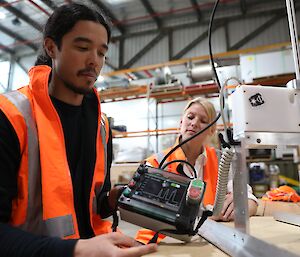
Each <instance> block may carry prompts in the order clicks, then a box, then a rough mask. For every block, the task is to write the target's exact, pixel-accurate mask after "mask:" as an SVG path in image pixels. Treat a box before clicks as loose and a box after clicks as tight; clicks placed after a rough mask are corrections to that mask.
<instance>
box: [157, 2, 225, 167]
mask: <svg viewBox="0 0 300 257" xmlns="http://www.w3.org/2000/svg"><path fill="white" fill-rule="evenodd" d="M219 2H220V0H216V2H215V5H214V8H213V11H212V14H211V16H210V21H209V26H208V46H209V57H210V62H211V66H212V69H213V72H214V75H215V79H216V82H217V85H218V88H219V90H220V89H221V83H220V80H219V77H218V74H217V71H216V68H215V65H214V57H213V54H212V47H211V34H212V25H213V21H214V17H215V13H216V10H217V7H218V5H219ZM221 108H223V109H224V101H223V106H221ZM220 117H221V114H220V113H219V114H218V115H217V117H216V118H215V119H214V120H213V121H212V122H211V123H210V124H209V125H208V126H207V127H206V128H204V129H202V130H200V131H199V132H197V133H196V134H194V135H193V136H191V137H190V138H187V139H186V140H184V141H182V142H181V143H180V144H178V145H177V146H175V147H174V148H173V149H171V150H170V151H169V152H168V153H167V154H166V155H165V157H164V158H163V159H162V161H161V162H160V163H159V168H161V166H162V165H163V163H164V162H165V161H166V159H167V158H168V157H169V156H170V155H171V154H172V153H173V152H174V151H176V149H178V148H179V147H181V146H182V145H183V144H185V143H186V142H188V141H190V140H192V139H193V138H195V137H196V136H198V135H200V134H202V133H203V132H204V131H206V130H207V129H208V128H210V127H211V126H212V125H214V124H215V123H216V122H217V120H218V119H219V118H220Z"/></svg>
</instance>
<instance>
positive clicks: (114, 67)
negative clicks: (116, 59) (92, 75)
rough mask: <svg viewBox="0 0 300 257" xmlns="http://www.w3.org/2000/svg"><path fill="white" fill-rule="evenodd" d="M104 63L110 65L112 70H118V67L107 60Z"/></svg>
mask: <svg viewBox="0 0 300 257" xmlns="http://www.w3.org/2000/svg"><path fill="white" fill-rule="evenodd" d="M105 64H106V65H107V66H108V67H110V68H112V69H113V70H118V68H117V67H116V66H114V65H113V64H111V63H110V62H109V61H107V60H106V61H105Z"/></svg>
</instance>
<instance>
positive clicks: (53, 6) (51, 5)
mask: <svg viewBox="0 0 300 257" xmlns="http://www.w3.org/2000/svg"><path fill="white" fill-rule="evenodd" d="M40 1H41V2H43V3H44V4H45V5H47V6H48V7H49V8H50V9H51V10H53V11H54V9H56V8H57V6H56V4H55V3H54V2H53V1H51V0H40Z"/></svg>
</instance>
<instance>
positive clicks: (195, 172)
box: [161, 160, 197, 179]
mask: <svg viewBox="0 0 300 257" xmlns="http://www.w3.org/2000/svg"><path fill="white" fill-rule="evenodd" d="M174 162H183V163H185V164H187V165H188V166H190V168H192V170H193V173H194V177H193V178H197V171H196V170H195V167H194V166H193V165H192V164H190V163H189V162H188V161H185V160H173V161H170V162H167V163H166V164H164V165H163V166H162V167H161V169H162V170H163V169H164V168H165V167H167V166H168V165H170V164H172V163H174ZM182 175H185V176H187V177H188V178H189V179H193V178H191V177H189V176H188V175H187V174H185V173H184V172H183V174H182Z"/></svg>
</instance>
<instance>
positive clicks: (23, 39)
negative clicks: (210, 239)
mask: <svg viewBox="0 0 300 257" xmlns="http://www.w3.org/2000/svg"><path fill="white" fill-rule="evenodd" d="M70 2H72V0H6V1H4V0H0V93H6V92H9V91H12V90H16V89H18V88H20V87H22V86H25V85H27V84H28V82H29V77H28V70H29V69H30V68H31V67H32V66H33V65H34V62H35V60H36V58H37V55H38V54H39V52H40V51H41V45H42V33H43V25H44V24H45V22H46V20H47V19H48V18H49V16H50V15H51V13H52V12H53V11H54V10H55V9H56V8H57V7H59V6H61V5H63V4H66V3H70ZM73 2H79V3H83V4H85V5H88V6H91V7H92V8H95V9H101V10H103V11H104V12H105V13H106V14H107V15H108V16H109V17H110V19H111V23H112V37H111V42H110V43H109V49H108V52H107V56H106V61H105V65H104V67H103V69H102V71H101V75H100V76H99V77H98V79H97V81H96V83H95V87H96V89H97V91H98V94H99V96H100V99H101V110H102V112H104V113H105V114H106V115H107V117H108V119H109V122H110V127H111V129H112V135H113V163H112V167H111V183H112V185H125V184H127V183H128V182H129V181H130V180H131V178H132V176H133V174H134V173H135V171H136V169H137V168H138V166H139V164H140V163H141V162H143V161H144V160H145V159H146V158H147V157H149V156H150V155H152V154H154V153H157V152H160V151H162V150H163V149H166V148H168V147H171V146H172V145H173V144H174V141H175V140H176V138H177V137H178V133H179V126H180V122H181V116H182V114H183V109H184V107H185V106H186V104H187V103H188V102H189V101H190V100H191V99H193V98H196V97H198V96H202V97H204V98H207V99H209V101H211V102H212V103H213V105H214V107H215V109H216V111H217V112H220V103H219V87H218V85H217V83H216V80H215V75H214V71H213V68H212V66H214V67H215V70H216V72H217V75H218V78H219V80H220V84H221V85H222V86H224V88H225V92H224V98H225V106H224V113H225V117H226V124H227V126H229V127H230V126H232V122H233V121H232V98H231V94H232V93H233V92H234V91H235V89H236V88H237V87H238V86H239V85H261V86H272V87H278V88H284V87H286V84H287V83H288V82H289V81H291V80H293V79H295V78H296V75H295V66H294V60H293V51H292V45H291V38H290V31H289V24H288V16H287V7H286V1H283V0H263V1H262V0H223V1H220V3H219V6H218V9H217V11H216V13H215V17H214V21H213V27H212V31H211V37H212V38H211V43H212V50H213V56H214V64H213V65H212V64H211V61H210V57H209V42H208V36H207V35H208V31H209V21H210V18H211V13H212V10H213V7H214V4H215V0H83V1H73ZM294 7H295V12H296V18H297V20H296V21H297V24H296V25H297V27H298V33H299V32H300V29H299V28H300V15H299V13H300V12H299V8H300V2H299V1H296V0H295V1H294ZM70 63H71V60H70ZM278 104H279V105H280V103H278ZM288 115H289V114H288V113H287V116H288ZM279 119H280V117H279ZM295 119H297V117H295ZM267 122H268V121H266V123H267ZM278 122H279V123H280V122H281V121H280V120H278ZM219 133H221V134H223V135H224V133H225V132H224V124H223V122H222V120H221V119H220V120H218V121H217V132H216V134H215V135H214V137H213V138H212V140H211V142H210V144H211V145H212V146H213V147H215V148H217V149H221V145H220V141H219V137H218V134H219ZM246 166H247V182H248V184H249V185H250V186H251V187H252V189H253V193H254V195H255V196H256V197H257V198H259V199H260V198H262V197H263V196H264V195H265V194H266V192H267V191H269V190H271V189H273V188H278V187H279V186H282V185H288V186H289V187H291V188H293V189H294V190H295V191H296V192H298V194H299V193H300V184H299V181H300V148H299V146H298V147H294V146H293V147H289V146H286V147H276V148H273V149H265V148H257V149H247V151H246ZM268 204H269V203H268V202H261V206H259V208H258V213H257V215H258V216H272V214H273V209H274V210H275V207H274V206H275V205H276V204H277V203H273V205H272V206H271V205H268ZM293 204H294V205H293ZM299 207H300V205H299V203H289V205H285V206H284V207H283V210H284V211H290V212H292V213H297V214H300V208H299ZM268 208H269V209H268ZM266 213H267V214H266ZM269 223H270V224H269ZM272 224H273V223H272V222H271V221H270V220H267V221H265V223H263V224H261V225H258V224H254V227H253V228H250V229H251V232H252V231H253V230H254V231H258V230H259V231H260V230H261V227H266V226H271V227H272V226H273V225H272ZM285 225H286V224H285ZM299 225H300V222H299V218H298V225H297V226H296V229H295V226H294V225H286V226H290V227H283V226H284V225H282V224H281V223H280V226H282V227H280V228H279V229H278V230H282V231H287V230H290V231H291V232H290V234H292V235H291V236H290V239H286V240H288V242H287V241H285V243H283V244H280V240H282V237H284V236H282V237H280V236H278V237H277V236H274V237H273V238H271V236H270V238H271V241H272V240H273V242H268V243H269V244H273V245H280V249H284V250H283V251H284V252H280V251H279V252H278V251H277V250H278V249H277V248H276V249H275V250H274V251H275V254H274V256H280V254H282V253H286V252H285V251H289V252H288V254H290V255H288V256H298V255H297V254H299V247H298V248H297V247H296V246H294V245H293V244H292V243H294V244H296V242H298V243H299V242H300V234H299V231H297V229H298V230H299ZM232 226H233V225H232ZM216 229H217V228H216ZM273 229H274V231H271V232H269V234H270V235H272V234H273V233H277V231H275V226H274V227H273ZM294 229H295V231H294ZM212 231H213V232H217V230H216V231H214V230H213V229H212ZM126 232H128V233H129V234H130V235H134V233H135V232H136V227H135V226H127V227H126V226H125V227H124V233H126ZM228 233H231V232H228ZM259 233H261V234H260V235H258V237H259V238H260V239H262V240H264V239H265V238H267V236H266V235H263V233H262V232H261V231H260V232H258V234H259ZM237 235H238V234H237ZM286 235H287V237H288V234H287V233H286ZM266 240H267V239H266ZM268 240H269V238H268ZM179 246H180V247H179ZM239 246H240V245H239ZM241 247H243V246H241ZM175 248H176V251H178V254H175V253H172V252H173V251H174V249H175ZM201 248H202V251H203V252H205V253H206V252H207V255H203V256H225V255H223V254H224V253H223V252H222V251H220V250H218V249H217V248H214V247H213V246H212V245H210V244H206V243H204V242H202V241H201V242H198V241H197V242H195V243H194V244H193V242H192V243H189V244H187V245H186V244H182V243H181V242H180V243H179V241H177V240H173V239H170V238H169V241H168V240H167V241H166V243H162V248H161V249H162V251H163V252H162V253H161V254H162V255H159V256H175V255H176V256H200V255H197V253H198V254H199V251H200V250H201ZM268 249H269V248H268ZM276 251H277V253H276ZM233 252H234V251H233ZM209 253H210V254H212V255H209ZM158 254H160V252H158ZM214 254H215V255H214ZM235 254H236V255H235V256H247V255H242V254H241V255H239V254H237V253H236V252H235ZM250 254H251V251H250ZM229 255H230V254H229ZM153 256H155V254H154V255H153ZM157 256H158V255H157ZM249 256H258V255H255V254H254V255H249ZM266 256H267V255H266Z"/></svg>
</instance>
